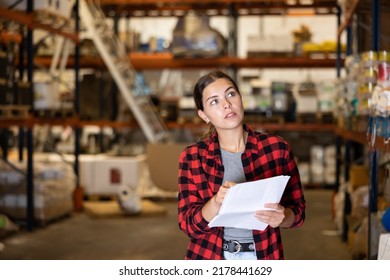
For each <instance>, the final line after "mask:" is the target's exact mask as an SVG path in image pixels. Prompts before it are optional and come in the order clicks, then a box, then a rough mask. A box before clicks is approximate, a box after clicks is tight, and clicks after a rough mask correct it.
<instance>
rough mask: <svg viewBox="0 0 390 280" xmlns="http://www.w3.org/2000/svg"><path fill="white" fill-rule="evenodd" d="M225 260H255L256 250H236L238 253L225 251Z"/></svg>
mask: <svg viewBox="0 0 390 280" xmlns="http://www.w3.org/2000/svg"><path fill="white" fill-rule="evenodd" d="M223 254H224V257H225V259H226V260H257V257H256V252H255V251H250V252H238V253H236V254H235V253H229V252H227V251H224V252H223Z"/></svg>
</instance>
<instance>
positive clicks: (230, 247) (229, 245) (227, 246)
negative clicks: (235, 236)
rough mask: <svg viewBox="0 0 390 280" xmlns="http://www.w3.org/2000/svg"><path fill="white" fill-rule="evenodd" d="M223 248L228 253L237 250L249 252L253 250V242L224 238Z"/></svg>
mask: <svg viewBox="0 0 390 280" xmlns="http://www.w3.org/2000/svg"><path fill="white" fill-rule="evenodd" d="M222 248H223V250H224V251H228V252H229V253H234V254H237V253H238V252H251V251H254V250H255V244H254V243H253V242H250V243H240V242H238V241H236V240H224V241H223V247H222Z"/></svg>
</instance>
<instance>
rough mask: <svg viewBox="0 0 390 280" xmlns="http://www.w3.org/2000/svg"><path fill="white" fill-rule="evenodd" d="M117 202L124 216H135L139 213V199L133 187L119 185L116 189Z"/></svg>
mask: <svg viewBox="0 0 390 280" xmlns="http://www.w3.org/2000/svg"><path fill="white" fill-rule="evenodd" d="M118 202H119V206H120V207H121V209H122V211H123V212H124V213H126V214H137V213H139V212H140V211H141V198H140V195H139V194H138V192H137V190H136V188H135V187H130V186H127V185H121V186H120V187H119V189H118Z"/></svg>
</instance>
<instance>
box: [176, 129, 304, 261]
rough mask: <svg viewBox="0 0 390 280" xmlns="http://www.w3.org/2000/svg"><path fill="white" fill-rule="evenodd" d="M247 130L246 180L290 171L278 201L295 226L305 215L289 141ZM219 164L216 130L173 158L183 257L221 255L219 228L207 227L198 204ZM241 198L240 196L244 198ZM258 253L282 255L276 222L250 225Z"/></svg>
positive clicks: (218, 179) (216, 178) (212, 190)
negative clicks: (185, 246)
mask: <svg viewBox="0 0 390 280" xmlns="http://www.w3.org/2000/svg"><path fill="white" fill-rule="evenodd" d="M244 129H245V130H246V131H248V140H247V144H246V149H245V152H244V153H243V154H242V156H241V159H242V164H243V167H244V172H245V177H246V180H247V181H254V180H259V179H264V178H269V177H272V176H277V175H290V176H291V178H290V180H289V182H288V184H287V186H286V189H285V191H284V193H283V196H282V199H281V202H280V203H281V204H282V205H283V206H284V207H290V208H291V209H292V211H293V212H294V214H295V221H294V223H293V225H292V226H291V227H299V226H300V225H302V224H303V222H304V219H305V199H304V195H303V190H302V185H301V181H300V177H299V172H298V168H297V166H296V163H295V159H294V156H293V153H292V151H291V149H290V146H289V144H288V143H287V142H286V141H285V140H283V139H282V138H281V137H278V136H273V135H269V134H265V133H260V132H255V131H254V130H252V129H251V128H250V127H249V126H247V125H244ZM223 174H224V168H223V166H222V160H221V151H220V147H219V142H218V137H217V134H216V133H214V134H213V135H211V137H210V138H207V139H204V140H203V141H200V142H198V143H196V144H193V145H191V146H189V147H187V148H186V149H185V150H184V151H183V152H182V153H181V155H180V159H179V178H178V183H179V196H178V212H179V215H178V221H179V227H180V229H181V230H182V231H184V232H185V233H186V234H187V235H188V236H189V237H190V242H189V245H188V250H187V254H186V256H185V259H214V260H218V259H223V258H224V257H223V251H222V241H223V240H222V238H223V228H222V227H214V228H209V227H208V222H207V221H206V220H205V219H204V218H203V216H202V213H201V209H202V207H203V205H204V204H205V203H206V202H207V201H208V200H209V199H210V198H211V197H213V196H214V195H215V194H216V193H217V191H218V189H219V187H220V186H221V184H222V180H223ZM244 203H245V202H244ZM253 238H254V241H255V246H256V255H257V258H258V259H284V254H283V245H282V239H281V235H280V228H279V227H277V228H272V227H270V226H268V227H267V228H266V229H265V230H264V231H259V230H253Z"/></svg>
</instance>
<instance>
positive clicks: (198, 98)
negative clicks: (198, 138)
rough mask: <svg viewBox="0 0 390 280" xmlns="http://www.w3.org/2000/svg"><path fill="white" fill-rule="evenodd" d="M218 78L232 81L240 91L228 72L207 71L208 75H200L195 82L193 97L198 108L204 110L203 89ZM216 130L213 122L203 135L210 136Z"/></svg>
mask: <svg viewBox="0 0 390 280" xmlns="http://www.w3.org/2000/svg"><path fill="white" fill-rule="evenodd" d="M218 79H225V80H227V81H229V82H230V83H232V85H233V87H234V89H235V90H236V91H237V92H238V93H240V91H239V89H238V86H237V84H236V82H235V81H234V80H233V79H232V78H231V77H230V76H229V75H227V74H226V73H224V72H223V71H221V70H212V71H210V72H209V73H207V74H206V75H204V76H202V77H200V78H199V80H198V82H197V83H196V84H195V87H194V93H193V97H194V101H195V105H196V108H197V109H198V110H202V111H203V109H204V107H203V91H204V89H205V88H206V87H207V86H208V85H210V84H212V83H213V82H214V81H215V80H218ZM214 132H215V127H214V126H213V124H212V123H210V127H209V131H207V132H206V133H205V134H204V135H203V137H210V136H211V135H212V134H213V133H214Z"/></svg>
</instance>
